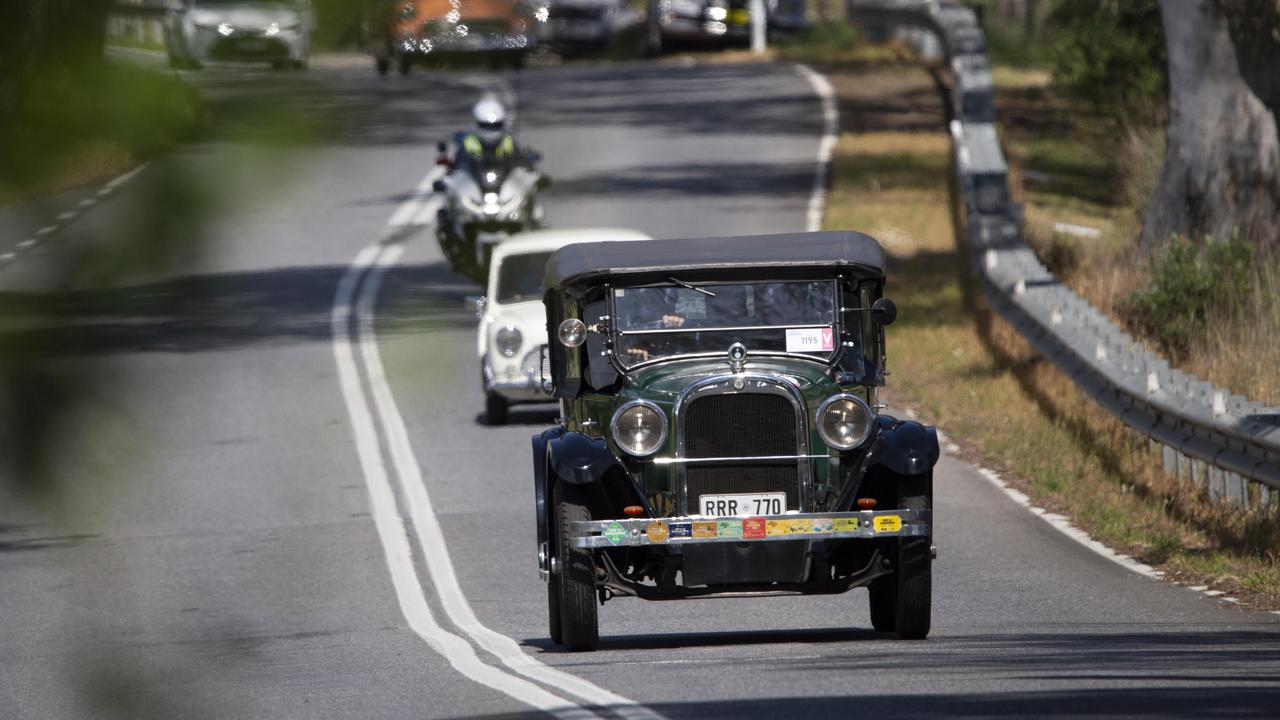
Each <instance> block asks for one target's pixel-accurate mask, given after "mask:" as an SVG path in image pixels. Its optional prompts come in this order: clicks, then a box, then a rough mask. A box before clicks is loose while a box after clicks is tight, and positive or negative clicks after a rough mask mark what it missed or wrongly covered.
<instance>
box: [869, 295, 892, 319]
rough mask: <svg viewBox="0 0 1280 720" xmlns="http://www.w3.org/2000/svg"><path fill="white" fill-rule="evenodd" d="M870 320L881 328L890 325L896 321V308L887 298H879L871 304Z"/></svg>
mask: <svg viewBox="0 0 1280 720" xmlns="http://www.w3.org/2000/svg"><path fill="white" fill-rule="evenodd" d="M871 318H872V319H873V320H875V321H876V323H878V324H879V325H881V326H884V325H892V324H893V321H894V320H897V319H898V306H897V305H895V304H894V303H893V301H892V300H890V299H889V298H883V297H882V298H880V299H879V300H877V301H875V302H874V303H871Z"/></svg>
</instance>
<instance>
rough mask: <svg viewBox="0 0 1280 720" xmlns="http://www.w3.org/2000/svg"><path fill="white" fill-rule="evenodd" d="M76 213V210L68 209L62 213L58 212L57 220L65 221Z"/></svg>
mask: <svg viewBox="0 0 1280 720" xmlns="http://www.w3.org/2000/svg"><path fill="white" fill-rule="evenodd" d="M76 215H77V213H76V211H75V210H68V211H66V212H64V213H59V214H58V221H59V222H66V221H68V220H70V219H71V218H73V217H75V216H76Z"/></svg>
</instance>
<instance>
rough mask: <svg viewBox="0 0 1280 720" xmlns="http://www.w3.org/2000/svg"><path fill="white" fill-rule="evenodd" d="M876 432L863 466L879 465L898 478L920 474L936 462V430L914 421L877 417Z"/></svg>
mask: <svg viewBox="0 0 1280 720" xmlns="http://www.w3.org/2000/svg"><path fill="white" fill-rule="evenodd" d="M876 422H877V423H879V425H880V428H879V433H878V434H877V437H876V443H875V447H873V448H872V449H871V456H870V457H868V458H867V462H866V466H867V467H874V466H876V465H881V466H884V467H886V468H888V469H889V470H892V471H893V472H895V473H897V474H899V475H922V474H924V473H927V472H929V470H930V469H932V468H933V466H934V465H935V464H937V462H938V457H939V456H940V455H941V453H940V452H939V451H938V431H937V430H936V429H934V428H933V427H932V426H929V425H921V424H920V423H918V422H916V421H914V420H898V419H897V418H894V417H892V416H889V415H881V416H879V417H878V418H876Z"/></svg>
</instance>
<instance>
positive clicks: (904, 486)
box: [867, 473, 933, 640]
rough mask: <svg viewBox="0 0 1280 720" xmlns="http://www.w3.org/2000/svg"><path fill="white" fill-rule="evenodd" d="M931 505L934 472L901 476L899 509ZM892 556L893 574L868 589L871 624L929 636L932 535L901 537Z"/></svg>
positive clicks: (912, 635)
mask: <svg viewBox="0 0 1280 720" xmlns="http://www.w3.org/2000/svg"><path fill="white" fill-rule="evenodd" d="M932 505H933V477H932V474H931V473H930V474H926V475H914V476H908V477H903V478H902V479H901V492H900V500H899V503H898V506H899V507H900V508H902V509H903V510H927V509H929V508H930V507H931V506H932ZM889 559H890V561H891V562H892V563H893V570H894V572H893V574H892V575H888V576H885V577H881V578H878V579H876V580H874V581H873V582H872V583H871V585H870V586H869V587H868V588H867V590H868V592H869V595H870V609H871V625H872V627H874V628H875V629H876V630H878V631H881V632H888V631H890V630H892V631H895V632H897V633H898V637H900V638H902V639H904V640H922V639H924V638H925V637H927V636H928V635H929V628H930V625H931V621H932V606H933V549H932V538H931V537H903V538H899V539H898V542H897V546H896V547H894V548H893V549H892V550H891V551H890V558H889Z"/></svg>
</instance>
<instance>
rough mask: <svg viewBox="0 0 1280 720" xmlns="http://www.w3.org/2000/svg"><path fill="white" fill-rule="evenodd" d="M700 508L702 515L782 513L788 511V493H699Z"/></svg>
mask: <svg viewBox="0 0 1280 720" xmlns="http://www.w3.org/2000/svg"><path fill="white" fill-rule="evenodd" d="M698 510H699V513H700V514H702V515H711V516H723V515H741V516H747V515H781V514H782V513H784V512H786V511H787V494H786V493H780V492H779V493H746V494H735V495H699V496H698Z"/></svg>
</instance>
